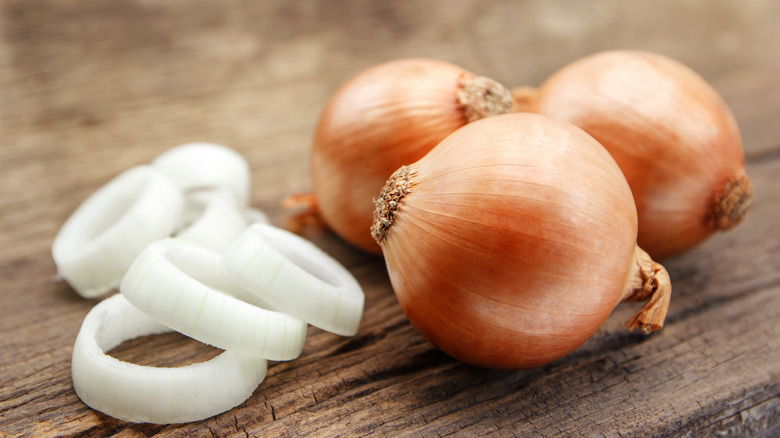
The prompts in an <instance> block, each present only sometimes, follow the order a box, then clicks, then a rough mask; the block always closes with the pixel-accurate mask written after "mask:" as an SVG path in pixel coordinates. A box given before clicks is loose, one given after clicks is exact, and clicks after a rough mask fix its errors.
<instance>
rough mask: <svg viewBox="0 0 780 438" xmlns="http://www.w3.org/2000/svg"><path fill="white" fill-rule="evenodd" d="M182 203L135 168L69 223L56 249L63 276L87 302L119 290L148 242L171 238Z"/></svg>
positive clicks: (156, 175)
mask: <svg viewBox="0 0 780 438" xmlns="http://www.w3.org/2000/svg"><path fill="white" fill-rule="evenodd" d="M182 205H183V197H182V194H181V192H180V191H179V190H178V189H177V188H176V186H174V185H173V183H171V182H170V181H169V180H168V178H166V177H165V176H163V175H162V174H161V173H160V172H159V171H157V170H156V169H154V168H152V167H150V166H137V167H134V168H131V169H129V170H127V171H125V172H123V173H121V174H120V175H118V176H117V177H115V178H114V179H112V180H111V181H109V182H108V183H107V184H106V185H104V186H103V187H101V188H100V189H98V190H97V191H96V192H95V193H93V194H92V195H91V196H90V197H89V198H87V200H86V201H84V203H82V204H81V205H80V206H79V207H78V208H77V209H76V210H75V211H74V212H73V214H72V215H71V216H70V217H69V218H68V219H67V220H66V221H65V224H64V225H63V226H62V228H61V229H60V231H59V232H58V233H57V236H56V237H55V238H54V242H53V243H52V257H53V258H54V262H55V264H56V265H57V270H58V272H59V274H60V275H61V276H62V277H63V278H64V279H65V280H66V281H67V282H68V283H70V285H71V286H72V287H73V289H75V290H76V292H78V293H79V294H80V295H82V296H84V297H86V298H94V297H97V296H99V295H102V294H104V293H106V292H108V291H109V290H111V289H114V288H116V287H117V286H118V285H119V282H120V281H121V280H122V276H123V275H124V273H125V271H126V270H127V268H128V267H129V266H130V264H131V263H132V262H133V259H135V257H136V256H137V255H138V253H140V252H141V250H142V249H143V248H144V247H145V246H146V245H147V244H148V243H150V242H152V241H155V240H157V239H160V238H162V237H166V236H168V235H170V233H171V232H172V231H173V229H174V227H175V226H176V224H177V221H178V217H179V214H180V212H181V209H182Z"/></svg>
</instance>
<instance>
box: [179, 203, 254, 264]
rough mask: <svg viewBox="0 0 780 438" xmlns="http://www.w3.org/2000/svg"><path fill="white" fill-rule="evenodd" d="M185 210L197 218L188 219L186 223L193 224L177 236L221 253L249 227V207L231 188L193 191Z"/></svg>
mask: <svg viewBox="0 0 780 438" xmlns="http://www.w3.org/2000/svg"><path fill="white" fill-rule="evenodd" d="M185 211H186V212H187V213H189V214H191V215H195V216H196V218H195V219H194V220H192V219H190V220H187V219H188V218H185V222H190V223H188V224H186V226H185V227H184V228H183V229H182V230H181V231H179V232H178V233H177V234H176V238H177V239H179V240H184V241H187V242H191V243H194V244H197V245H200V246H203V247H205V248H209V249H211V250H214V251H217V252H222V251H224V250H225V249H226V248H227V247H228V246H229V245H230V244H231V243H232V242H233V241H234V240H235V239H236V237H238V235H239V234H241V232H243V231H244V230H245V229H246V227H247V226H249V218H248V217H247V214H246V211H245V209H244V208H242V207H240V206H239V205H238V204H237V201H236V199H235V197H234V196H233V194H232V193H230V192H229V191H228V190H227V189H214V190H204V191H198V192H193V193H189V194H188V195H187V196H186V208H185ZM187 215H188V214H185V215H184V216H187Z"/></svg>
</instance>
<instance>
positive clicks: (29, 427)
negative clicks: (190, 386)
mask: <svg viewBox="0 0 780 438" xmlns="http://www.w3.org/2000/svg"><path fill="white" fill-rule="evenodd" d="M778 19H780V3H778V2H774V1H771V0H766V1H743V2H728V1H725V0H724V1H708V0H694V1H688V2H676V1H672V0H668V1H662V2H638V1H637V2H633V1H632V2H621V1H619V0H603V1H597V2H577V3H574V2H559V1H545V2H542V1H538V2H537V1H521V2H514V1H481V0H462V1H456V2H450V1H446V2H445V1H441V2H417V3H413V2H384V1H367V2H362V1H357V0H355V1H348V2H316V1H306V2H285V1H276V2H250V1H246V2H219V3H214V2H209V1H205V0H204V1H183V0H181V1H170V2H144V1H140V0H136V1H121V2H102V1H98V0H84V1H54V0H51V1H49V0H46V1H23V0H16V1H2V2H0V32H1V35H2V39H1V40H0V139H1V141H0V182H2V184H0V211H2V216H0V217H1V219H0V286H2V290H1V291H0V299H2V302H1V304H2V305H0V436H9V437H11V436H34V437H38V436H108V435H117V436H151V435H155V436H211V435H216V436H229V435H237V436H304V435H310V436H335V435H343V436H362V435H370V434H376V435H389V436H408V435H411V436H442V435H450V434H459V435H465V436H472V435H483V434H495V435H501V436H556V435H563V436H602V435H603V436H669V435H672V436H720V435H725V436H777V435H780V346H779V345H780V342H779V341H778V339H779V338H780V324H778V319H779V318H780V303H779V302H778V299H779V298H778V294H779V293H780V273H778V267H780V227H778V224H779V223H780V182H778V175H779V174H780V124H778V120H780V29H779V28H778V27H777V20H778ZM614 47H628V48H639V49H648V50H654V51H657V52H660V53H664V54H667V55H670V56H672V57H675V58H677V59H680V60H681V61H683V62H684V63H686V64H688V65H690V66H691V67H693V68H694V69H696V70H697V71H699V72H700V73H701V74H702V75H703V76H705V77H706V78H707V79H709V80H710V81H711V82H712V83H713V84H714V85H715V87H716V88H717V89H718V90H719V91H721V92H722V94H723V95H724V97H725V98H726V100H727V101H728V102H729V104H731V106H732V108H733V110H734V112H735V115H736V117H737V119H738V121H739V123H740V126H741V128H742V130H743V134H744V139H745V143H746V145H745V146H746V155H747V163H748V166H747V167H748V173H749V174H750V176H751V177H752V178H753V181H754V184H755V192H756V193H755V202H754V205H753V208H752V210H751V212H750V214H749V216H748V218H747V220H746V221H745V223H744V224H743V225H741V226H740V227H738V228H737V229H736V230H734V231H733V232H731V233H728V234H722V235H719V236H717V237H715V238H713V239H711V240H709V241H708V242H706V243H705V244H704V245H702V246H701V247H699V248H697V249H696V250H694V251H692V252H690V253H688V254H685V255H683V256H681V257H678V258H675V259H670V260H665V261H664V264H665V265H666V267H667V269H668V270H669V272H670V274H671V277H672V280H673V283H674V296H673V300H672V306H671V310H670V313H669V318H668V320H667V326H666V327H665V328H664V330H663V331H661V332H660V333H657V334H653V335H651V336H649V337H642V336H639V335H632V334H629V333H627V332H626V331H625V330H624V329H623V327H622V322H623V321H624V320H625V319H627V318H628V316H629V315H630V314H631V312H632V310H633V307H631V306H621V307H619V308H618V309H617V310H616V311H615V312H614V314H613V315H612V316H611V317H610V318H609V320H608V321H607V322H606V323H605V325H604V326H603V327H602V329H600V330H599V331H598V332H597V333H596V335H595V336H594V337H593V338H592V339H591V340H589V341H588V342H587V343H586V344H585V345H583V346H582V347H581V348H579V349H578V350H577V351H575V352H574V353H572V354H571V355H569V356H567V357H565V358H563V359H561V360H559V361H557V362H555V363H553V364H550V365H548V366H545V367H542V368H539V369H534V370H528V371H520V372H498V371H488V370H482V369H477V368H473V367H470V366H467V365H464V364H462V363H459V362H457V361H455V360H453V359H451V358H449V357H447V356H446V355H444V354H442V353H441V352H439V351H437V350H436V349H434V348H433V347H432V346H431V345H430V344H428V343H427V342H426V341H425V340H424V339H423V338H421V337H420V335H418V334H417V333H416V332H415V330H414V329H413V328H412V327H411V326H410V325H409V323H408V321H407V320H406V319H405V317H404V315H403V313H402V312H401V310H400V308H399V307H398V305H397V303H396V301H395V298H394V296H393V293H392V290H391V288H390V285H389V281H388V279H387V275H386V273H385V271H384V267H383V263H382V261H381V259H379V258H375V257H368V256H366V255H364V254H362V253H359V252H358V251H356V250H353V249H351V248H350V247H348V246H347V245H345V244H344V243H342V242H341V241H339V240H338V239H337V238H335V237H333V236H323V237H321V238H317V239H316V240H315V241H316V243H317V244H319V245H320V246H321V247H323V248H324V249H326V250H327V251H328V252H330V253H331V254H333V255H334V256H335V257H337V258H338V259H339V260H341V261H342V262H343V263H344V264H345V265H346V266H347V267H348V268H349V269H350V270H351V271H352V272H353V273H354V274H355V276H356V277H357V278H358V280H359V281H360V283H361V284H362V285H363V287H364V288H365V291H366V294H367V295H366V310H365V316H364V320H363V323H362V326H361V329H360V332H359V333H358V335H357V336H355V337H353V338H342V337H338V336H335V335H330V334H327V333H324V332H322V331H319V330H317V329H314V328H310V329H309V333H310V336H309V337H308V339H307V344H306V348H305V350H304V353H303V355H302V357H301V358H300V359H298V360H295V361H292V362H288V363H274V364H273V365H272V366H271V367H270V369H269V374H268V378H267V379H266V381H265V382H264V383H263V384H262V385H261V386H260V387H259V388H258V389H257V391H255V393H254V395H253V396H252V397H251V398H250V399H249V400H248V401H247V402H245V403H244V404H242V405H241V406H239V407H238V408H235V409H233V410H231V411H229V412H227V413H225V414H222V415H219V416H217V417H215V418H212V419H208V420H205V421H202V422H197V423H192V424H185V425H169V426H158V425H147V424H142V425H137V424H128V423H125V422H122V421H118V420H115V419H112V418H110V417H108V416H105V415H102V414H100V413H97V412H95V411H93V410H91V409H89V408H87V407H86V406H85V405H84V404H83V403H81V401H80V400H79V399H78V397H77V396H76V395H75V393H74V392H73V390H72V386H71V381H70V354H71V351H72V346H73V341H74V340H75V337H76V334H77V332H78V329H79V326H80V324H81V320H82V319H83V317H84V315H86V313H87V312H88V311H89V309H90V308H91V307H92V306H93V305H94V304H95V302H96V301H94V300H84V299H81V298H79V297H77V296H76V294H75V293H74V292H73V291H72V290H71V289H70V288H69V287H68V286H67V285H66V284H64V283H62V282H56V281H54V279H53V276H54V274H55V268H54V264H53V262H52V260H51V256H50V253H49V251H50V246H51V241H52V238H53V237H54V234H55V233H56V231H57V229H58V227H59V226H60V225H61V224H62V222H63V221H64V220H65V218H66V217H67V216H68V214H70V213H71V212H72V211H73V209H74V208H75V207H76V206H77V205H78V204H79V203H80V202H81V201H82V200H83V199H84V198H85V197H86V196H87V195H88V194H89V193H91V192H92V191H94V190H95V189H96V188H98V187H99V186H100V185H101V184H103V183H104V182H106V181H108V180H109V179H110V178H111V177H113V176H114V175H116V174H118V173H119V172H120V171H122V170H124V169H126V168H128V167H130V166H132V165H135V164H140V163H144V162H148V161H149V160H150V159H152V158H153V157H154V156H156V155H157V154H158V153H160V152H161V151H163V150H165V149H166V148H169V147H171V146H174V145H176V144H179V143H183V142H186V141H195V140H202V141H213V142H219V143H223V144H226V145H229V146H231V147H234V148H236V149H237V150H239V151H240V152H241V153H243V154H244V155H245V156H246V157H247V158H248V159H249V161H250V163H251V166H252V172H253V175H252V176H253V186H252V189H253V192H252V203H253V205H254V206H256V207H259V208H262V209H265V210H266V211H267V212H268V213H269V215H270V216H271V218H272V219H273V221H274V222H275V223H281V222H282V220H283V219H284V216H285V212H283V211H282V210H281V209H280V208H279V207H278V204H279V201H280V200H281V199H282V198H283V197H284V196H286V195H288V194H291V193H295V192H301V191H305V190H306V189H307V188H308V184H309V182H308V173H307V172H308V169H307V151H308V148H309V141H310V136H311V132H312V129H313V126H314V123H315V121H316V118H317V115H318V112H319V108H320V107H321V106H322V104H323V103H324V101H325V99H326V98H327V96H328V94H329V93H330V92H332V91H333V89H334V88H335V87H336V86H337V85H338V84H339V83H341V82H342V81H343V80H345V79H347V78H348V77H349V76H351V75H352V74H354V73H355V72H357V71H358V70H360V69H362V68H364V67H366V66H368V65H371V64H373V63H376V62H379V61H383V60H386V59H391V58H396V57H401V56H428V57H436V58H439V59H445V60H449V61H452V62H455V63H458V64H460V65H462V66H464V67H466V68H469V69H471V70H472V71H475V72H478V73H480V74H484V75H487V76H492V77H494V78H496V79H497V80H499V81H502V82H504V83H506V84H509V85H519V84H532V85H533V84H538V83H539V82H540V81H541V80H542V79H543V78H544V77H545V76H546V75H547V74H549V73H550V72H552V71H553V70H554V69H555V68H557V67H559V66H561V65H563V64H564V63H566V62H569V61H571V60H573V59H575V58H577V57H579V56H582V55H584V54H587V53H590V52H593V51H596V50H600V49H606V48H614ZM114 354H115V355H116V356H118V357H120V358H124V359H126V360H133V361H138V362H141V363H147V364H160V365H164V364H182V363H189V362H191V361H196V360H202V359H204V358H207V357H210V356H211V355H214V354H215V351H214V350H213V349H211V348H207V347H204V346H201V345H199V344H197V343H195V342H194V341H190V340H187V339H186V338H184V337H182V336H178V335H166V336H160V337H155V338H152V339H141V340H136V341H131V342H128V343H126V344H124V345H122V346H121V347H120V348H119V349H117V351H116V352H115V353H114Z"/></svg>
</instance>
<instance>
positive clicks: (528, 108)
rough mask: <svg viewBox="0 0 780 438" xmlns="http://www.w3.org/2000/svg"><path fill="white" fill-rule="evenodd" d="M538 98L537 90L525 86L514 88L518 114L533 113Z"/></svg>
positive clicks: (513, 98)
mask: <svg viewBox="0 0 780 438" xmlns="http://www.w3.org/2000/svg"><path fill="white" fill-rule="evenodd" d="M538 97H539V89H537V88H534V87H529V86H525V85H523V86H520V87H515V88H512V100H513V101H514V106H515V111H517V112H524V113H528V112H533V108H534V107H535V106H536V100H537V98H538Z"/></svg>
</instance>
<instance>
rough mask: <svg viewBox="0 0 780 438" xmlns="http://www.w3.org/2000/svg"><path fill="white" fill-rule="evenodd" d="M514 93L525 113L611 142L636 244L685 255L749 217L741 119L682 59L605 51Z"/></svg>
mask: <svg viewBox="0 0 780 438" xmlns="http://www.w3.org/2000/svg"><path fill="white" fill-rule="evenodd" d="M513 94H514V95H515V97H516V99H517V101H518V102H519V104H520V105H521V106H523V107H524V109H525V110H527V111H532V112H537V113H540V114H546V115H550V116H553V117H557V118H560V119H563V120H566V121H568V122H570V123H573V124H575V125H577V126H579V127H580V128H582V129H584V130H585V131H586V132H588V133H589V134H590V135H592V136H593V137H594V138H595V139H596V140H598V141H599V142H600V143H601V144H602V145H603V146H604V147H605V148H607V150H608V151H609V152H610V154H612V156H613V157H614V158H615V160H616V161H617V163H618V165H619V166H620V168H621V169H622V171H623V173H624V174H625V176H626V179H627V180H628V183H629V185H630V186H631V190H632V192H633V194H634V199H635V201H636V205H637V210H638V214H639V237H638V242H639V245H640V246H641V247H642V248H644V249H645V250H647V252H648V253H649V254H650V255H651V256H653V257H655V258H662V257H667V256H672V255H676V254H679V253H681V252H683V251H685V250H688V249H690V248H692V247H694V246H695V245H697V244H699V243H701V242H702V241H704V240H705V239H706V238H707V237H709V236H710V235H712V234H713V233H715V232H716V231H721V230H729V229H731V228H733V227H734V226H736V225H737V224H739V223H740V222H741V221H742V219H743V218H744V217H745V213H746V211H747V209H748V207H749V206H750V202H751V199H752V194H753V190H752V186H751V184H750V180H749V179H748V177H747V175H746V174H745V160H744V153H743V150H742V140H741V138H740V134H739V129H738V128H737V124H736V122H735V121H734V117H733V115H732V114H731V111H730V110H729V108H728V106H727V105H726V104H725V102H724V101H723V99H722V98H721V97H720V96H719V95H718V93H717V92H716V91H715V90H714V89H713V88H712V87H711V86H710V85H709V84H708V83H707V82H706V81H705V80H704V79H703V78H702V77H701V76H699V75H698V74H696V73H695V72H693V71H692V70H691V69H689V68H688V67H686V66H684V65H682V64H680V63H679V62H677V61H674V60H672V59H669V58H667V57H664V56H661V55H657V54H652V53H646V52H638V51H609V52H602V53H597V54H594V55H591V56H588V57H585V58H583V59H580V60H578V61H575V62H573V63H571V64H569V65H567V66H565V67H563V68H561V69H560V70H559V71H558V72H556V73H554V74H553V75H552V76H550V77H549V78H548V79H547V80H546V81H545V82H544V83H543V84H542V85H541V87H539V89H538V90H534V89H531V88H527V87H519V88H517V89H515V90H513Z"/></svg>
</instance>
